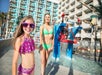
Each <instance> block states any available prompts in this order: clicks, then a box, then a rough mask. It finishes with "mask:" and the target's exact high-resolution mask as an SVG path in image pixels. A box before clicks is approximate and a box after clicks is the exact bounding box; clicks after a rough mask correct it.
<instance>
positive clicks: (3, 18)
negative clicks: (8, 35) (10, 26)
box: [0, 12, 7, 36]
mask: <svg viewBox="0 0 102 75" xmlns="http://www.w3.org/2000/svg"><path fill="white" fill-rule="evenodd" d="M6 19H7V13H4V12H1V13H0V21H1V25H0V26H1V31H2V33H1V36H2V35H3V33H5V32H4V30H5V23H6V21H7V20H6Z"/></svg>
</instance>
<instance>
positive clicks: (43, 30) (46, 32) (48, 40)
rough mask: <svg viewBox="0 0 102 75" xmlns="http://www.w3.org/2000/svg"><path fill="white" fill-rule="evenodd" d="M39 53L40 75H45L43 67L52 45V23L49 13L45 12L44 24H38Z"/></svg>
mask: <svg viewBox="0 0 102 75" xmlns="http://www.w3.org/2000/svg"><path fill="white" fill-rule="evenodd" d="M40 44H41V46H40V48H41V47H42V49H41V50H40V54H41V75H45V68H46V64H47V60H48V57H49V54H50V52H51V51H52V50H53V45H54V32H53V25H50V15H49V14H45V16H44V24H43V25H41V26H40Z"/></svg>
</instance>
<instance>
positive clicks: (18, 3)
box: [8, 0, 58, 32]
mask: <svg viewBox="0 0 102 75" xmlns="http://www.w3.org/2000/svg"><path fill="white" fill-rule="evenodd" d="M9 12H10V13H11V15H10V17H11V19H10V21H9V23H12V24H10V25H9V28H8V32H14V31H15V29H16V27H17V21H18V19H19V18H21V17H23V16H26V15H32V16H33V18H34V20H35V24H36V30H35V31H34V32H38V31H39V27H40V25H42V24H43V19H44V14H45V13H49V14H50V15H51V22H52V21H53V20H58V3H55V2H51V1H48V0H10V8H9Z"/></svg>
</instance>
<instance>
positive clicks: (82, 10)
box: [58, 0, 101, 42]
mask: <svg viewBox="0 0 102 75" xmlns="http://www.w3.org/2000/svg"><path fill="white" fill-rule="evenodd" d="M80 1H81V2H79V1H78V0H61V1H60V3H59V12H58V13H59V20H58V22H61V13H62V12H65V13H67V14H68V16H67V17H68V20H71V21H72V22H74V26H77V25H78V24H77V20H78V19H80V20H81V22H82V23H81V26H82V27H83V29H82V30H81V33H80V34H79V35H80V37H81V39H82V40H83V39H85V40H88V41H91V42H93V41H92V38H93V40H94V39H95V32H94V33H92V25H91V24H90V22H91V16H92V15H96V14H95V12H94V11H92V10H91V9H90V8H88V7H90V5H91V4H92V5H98V2H97V0H80ZM82 3H84V4H85V5H86V6H85V5H83V4H82ZM87 6H88V7H87ZM97 26H98V29H97V34H96V36H97V39H100V26H101V22H100V20H97Z"/></svg>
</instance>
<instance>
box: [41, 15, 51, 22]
mask: <svg viewBox="0 0 102 75" xmlns="http://www.w3.org/2000/svg"><path fill="white" fill-rule="evenodd" d="M46 15H49V16H50V14H49V13H46V14H45V15H44V21H43V24H45V16H46ZM50 20H51V16H50ZM49 24H50V22H49Z"/></svg>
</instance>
